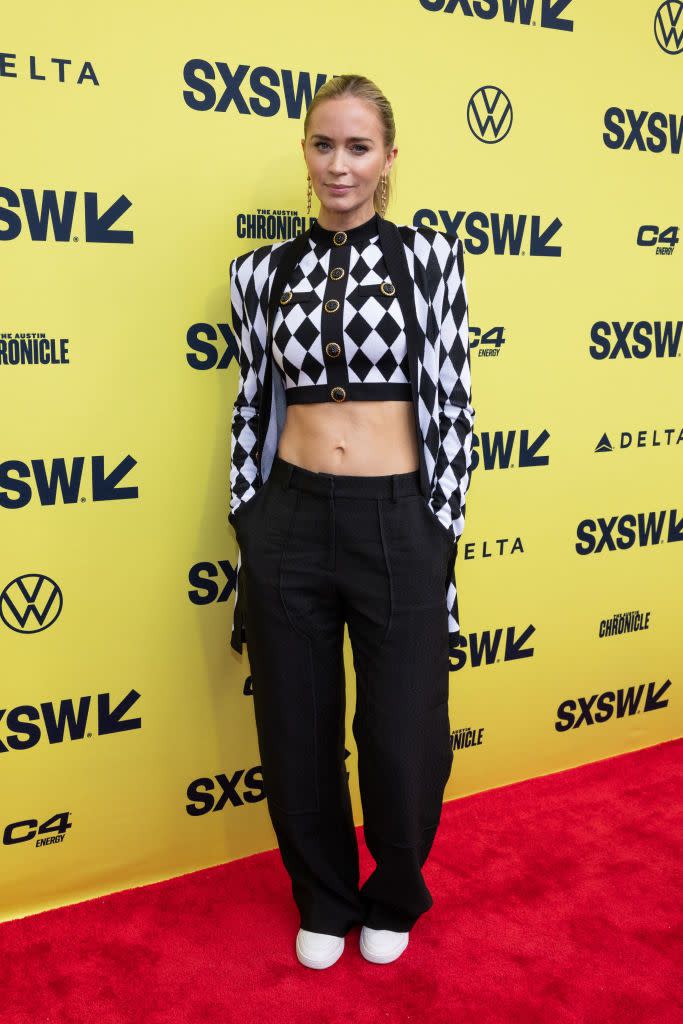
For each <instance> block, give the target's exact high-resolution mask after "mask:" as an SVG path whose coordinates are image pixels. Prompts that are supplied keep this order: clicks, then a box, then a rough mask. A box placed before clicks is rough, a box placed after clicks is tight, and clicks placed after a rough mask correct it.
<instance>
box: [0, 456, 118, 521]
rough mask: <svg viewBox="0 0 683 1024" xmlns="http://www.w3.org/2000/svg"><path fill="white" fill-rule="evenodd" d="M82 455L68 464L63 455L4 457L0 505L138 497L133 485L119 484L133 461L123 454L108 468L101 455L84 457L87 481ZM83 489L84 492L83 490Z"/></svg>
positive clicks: (53, 503) (0, 484) (70, 503)
mask: <svg viewBox="0 0 683 1024" xmlns="http://www.w3.org/2000/svg"><path fill="white" fill-rule="evenodd" d="M85 465H86V457H85V456H83V455H76V456H74V457H73V458H72V459H71V460H70V461H69V463H68V464H67V460H66V459H63V458H56V459H49V460H48V459H31V461H30V462H23V461H22V460H20V459H7V460H6V461H5V462H0V508H5V509H19V508H26V506H27V505H29V504H30V503H31V501H32V500H33V501H37V502H38V503H39V504H40V505H43V506H48V507H49V506H53V505H56V504H57V501H58V500H59V501H61V503H62V504H64V505H75V504H77V503H78V502H81V501H86V495H87V498H90V499H91V500H92V501H122V500H131V499H132V498H137V497H138V488H137V487H136V486H135V485H134V484H129V485H128V486H123V484H122V481H124V480H125V479H126V477H127V476H128V475H129V474H130V472H131V471H132V469H133V467H134V466H137V461H136V460H135V459H134V458H133V456H132V455H126V456H124V458H123V459H121V460H120V461H119V462H118V463H116V464H115V465H113V466H111V467H110V468H109V469H107V468H106V467H105V457H104V455H91V456H90V457H89V460H88V465H89V469H90V480H89V482H86V481H85V480H84V469H85ZM83 492H85V494H84V493H83Z"/></svg>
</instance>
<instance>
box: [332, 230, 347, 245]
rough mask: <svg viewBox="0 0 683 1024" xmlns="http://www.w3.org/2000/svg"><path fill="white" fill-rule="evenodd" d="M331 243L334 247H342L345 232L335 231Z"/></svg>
mask: <svg viewBox="0 0 683 1024" xmlns="http://www.w3.org/2000/svg"><path fill="white" fill-rule="evenodd" d="M332 241H333V242H334V244H335V245H343V244H344V242H345V241H346V232H345V231H335V233H334V234H333V235H332Z"/></svg>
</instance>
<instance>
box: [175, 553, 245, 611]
mask: <svg viewBox="0 0 683 1024" xmlns="http://www.w3.org/2000/svg"><path fill="white" fill-rule="evenodd" d="M221 573H222V576H221ZM188 582H189V583H190V584H191V586H192V588H193V589H192V590H189V591H188V595H187V596H188V597H189V599H190V601H191V603H192V604H194V605H197V606H199V607H201V606H202V605H207V604H214V603H216V602H218V603H222V602H224V601H227V600H228V598H229V597H230V595H231V594H232V593H233V592H234V591H235V588H236V587H237V569H236V568H235V566H233V564H232V563H231V562H229V561H228V559H227V558H219V559H218V564H216V563H215V562H209V561H206V562H197V563H195V565H192V566H191V567H190V571H189V574H188Z"/></svg>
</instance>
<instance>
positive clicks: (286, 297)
mask: <svg viewBox="0 0 683 1024" xmlns="http://www.w3.org/2000/svg"><path fill="white" fill-rule="evenodd" d="M291 299H292V293H291V292H290V291H286V292H283V293H282V295H281V296H280V305H281V306H286V305H287V303H288V302H291Z"/></svg>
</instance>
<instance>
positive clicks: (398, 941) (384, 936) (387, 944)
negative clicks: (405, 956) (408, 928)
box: [360, 924, 410, 964]
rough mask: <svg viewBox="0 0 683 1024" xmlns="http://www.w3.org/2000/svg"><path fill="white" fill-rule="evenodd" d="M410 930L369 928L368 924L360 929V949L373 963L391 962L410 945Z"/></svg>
mask: <svg viewBox="0 0 683 1024" xmlns="http://www.w3.org/2000/svg"><path fill="white" fill-rule="evenodd" d="M409 938H410V932H392V931H390V930H389V929H388V928H368V926H367V925H366V924H364V925H363V927H362V928H361V930H360V951H361V953H362V954H363V956H364V957H365V959H366V960H369V961H370V963H373V964H390V963H391V961H392V960H397V959H398V957H399V956H400V955H401V953H402V952H403V950H404V949H405V948H406V946H407V945H408V939H409Z"/></svg>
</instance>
